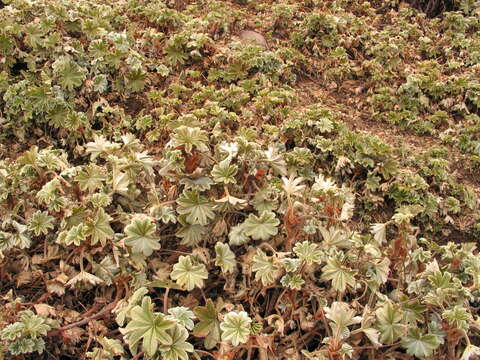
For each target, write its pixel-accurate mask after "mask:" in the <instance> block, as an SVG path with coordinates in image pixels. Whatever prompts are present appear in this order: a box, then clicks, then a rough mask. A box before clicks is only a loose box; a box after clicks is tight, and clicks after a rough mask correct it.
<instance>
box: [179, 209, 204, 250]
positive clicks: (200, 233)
mask: <svg viewBox="0 0 480 360" xmlns="http://www.w3.org/2000/svg"><path fill="white" fill-rule="evenodd" d="M184 219H185V216H180V217H179V219H178V221H179V222H180V223H181V224H182V225H183V226H182V227H181V228H180V229H178V231H177V232H176V233H175V236H177V237H179V238H181V239H182V241H181V242H180V243H181V244H182V245H187V246H191V247H193V246H195V245H197V244H198V243H199V242H200V241H202V239H204V237H205V235H206V234H207V228H206V227H205V226H202V225H198V224H193V225H192V224H189V223H188V222H186V221H185V220H184Z"/></svg>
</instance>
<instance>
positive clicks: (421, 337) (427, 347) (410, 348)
mask: <svg viewBox="0 0 480 360" xmlns="http://www.w3.org/2000/svg"><path fill="white" fill-rule="evenodd" d="M440 344H441V340H440V338H439V336H438V335H434V334H422V333H421V330H420V329H419V328H411V329H410V330H409V331H408V335H407V336H406V337H405V338H404V340H403V341H402V346H403V347H404V348H405V349H406V350H407V354H409V355H413V356H416V357H419V358H424V357H427V356H430V355H432V354H433V352H434V351H435V349H436V348H438V347H439V346H440Z"/></svg>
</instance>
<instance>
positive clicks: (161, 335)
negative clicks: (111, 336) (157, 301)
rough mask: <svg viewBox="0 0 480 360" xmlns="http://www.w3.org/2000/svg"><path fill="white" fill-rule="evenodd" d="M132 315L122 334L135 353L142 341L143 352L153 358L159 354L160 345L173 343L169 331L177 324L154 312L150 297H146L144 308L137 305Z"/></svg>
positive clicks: (143, 302) (131, 312)
mask: <svg viewBox="0 0 480 360" xmlns="http://www.w3.org/2000/svg"><path fill="white" fill-rule="evenodd" d="M130 315H131V320H130V321H129V323H128V324H127V326H126V327H125V328H124V329H122V333H123V334H124V335H125V339H126V341H127V343H128V345H129V346H130V348H131V349H134V350H133V351H134V352H136V349H137V347H138V344H139V343H140V341H142V347H143V350H144V351H145V353H146V354H148V355H149V356H153V355H154V354H155V353H156V352H157V350H158V348H159V346H160V344H162V345H163V344H169V343H171V342H172V336H171V335H170V334H169V333H168V332H167V330H168V329H170V328H172V327H174V326H175V322H174V321H172V320H167V319H166V318H165V316H164V315H163V314H158V313H155V312H153V304H152V301H151V299H150V297H148V296H146V297H144V298H143V301H142V306H138V305H136V306H135V307H133V308H132V310H131V311H130Z"/></svg>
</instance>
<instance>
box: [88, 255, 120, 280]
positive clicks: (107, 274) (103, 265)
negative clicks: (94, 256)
mask: <svg viewBox="0 0 480 360" xmlns="http://www.w3.org/2000/svg"><path fill="white" fill-rule="evenodd" d="M119 270H120V269H119V268H118V267H117V265H116V264H115V263H114V262H113V260H112V258H111V257H110V256H106V257H104V258H103V259H102V261H101V262H100V264H97V263H94V264H93V272H94V274H95V275H96V276H98V277H99V278H100V279H102V280H103V281H105V283H106V284H107V285H112V284H113V278H114V277H115V274H117V273H118V272H119Z"/></svg>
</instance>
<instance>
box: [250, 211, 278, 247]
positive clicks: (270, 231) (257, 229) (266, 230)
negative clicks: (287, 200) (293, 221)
mask: <svg viewBox="0 0 480 360" xmlns="http://www.w3.org/2000/svg"><path fill="white" fill-rule="evenodd" d="M279 224H280V221H279V220H278V219H277V218H276V217H275V214H274V213H273V212H263V213H261V214H260V216H257V215H254V214H250V215H249V216H248V218H247V220H245V221H244V223H243V229H244V231H245V234H246V235H247V236H250V237H251V238H252V239H254V240H264V241H265V240H268V239H270V238H271V237H272V236H274V235H276V234H277V233H278V228H277V226H278V225H279Z"/></svg>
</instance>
